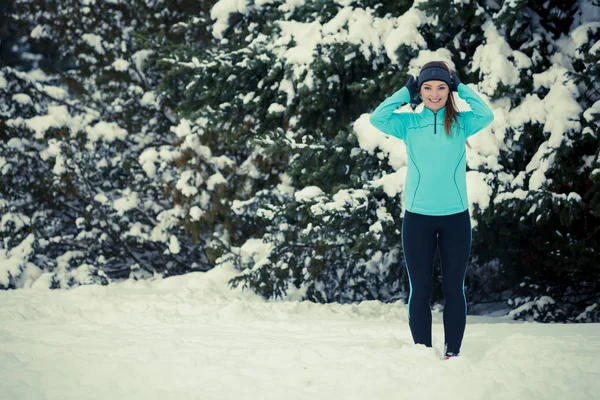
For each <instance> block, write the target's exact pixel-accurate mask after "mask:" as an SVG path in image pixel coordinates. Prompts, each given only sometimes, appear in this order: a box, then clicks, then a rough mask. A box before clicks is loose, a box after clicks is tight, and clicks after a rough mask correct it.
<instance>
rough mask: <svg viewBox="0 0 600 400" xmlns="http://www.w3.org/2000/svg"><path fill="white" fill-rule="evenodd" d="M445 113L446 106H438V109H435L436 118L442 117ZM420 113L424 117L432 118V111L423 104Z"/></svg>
mask: <svg viewBox="0 0 600 400" xmlns="http://www.w3.org/2000/svg"><path fill="white" fill-rule="evenodd" d="M445 113H446V106H444V107H442V108H440V109H439V110H437V116H438V118H444V114H445ZM421 114H423V115H424V116H426V117H431V118H433V115H434V112H433V111H431V110H430V109H429V108H427V107H425V106H423V111H421Z"/></svg>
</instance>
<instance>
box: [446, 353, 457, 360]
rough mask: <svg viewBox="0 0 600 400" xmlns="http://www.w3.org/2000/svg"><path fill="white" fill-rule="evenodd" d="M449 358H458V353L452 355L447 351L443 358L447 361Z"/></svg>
mask: <svg viewBox="0 0 600 400" xmlns="http://www.w3.org/2000/svg"><path fill="white" fill-rule="evenodd" d="M451 357H458V353H453V352H451V351H447V352H446V354H445V355H444V358H445V359H446V360H447V359H449V358H451Z"/></svg>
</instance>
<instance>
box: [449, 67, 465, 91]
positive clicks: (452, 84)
mask: <svg viewBox="0 0 600 400" xmlns="http://www.w3.org/2000/svg"><path fill="white" fill-rule="evenodd" d="M461 83H462V82H461V81H460V79H458V75H456V72H455V73H453V74H452V77H451V78H450V91H451V92H456V91H458V85H460V84H461Z"/></svg>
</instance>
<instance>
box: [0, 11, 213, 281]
mask: <svg viewBox="0 0 600 400" xmlns="http://www.w3.org/2000/svg"><path fill="white" fill-rule="evenodd" d="M198 7H199V5H196V8H194V9H189V10H184V9H182V8H180V7H179V6H177V5H176V2H172V3H169V2H151V1H148V2H142V1H140V2H136V3H135V4H134V3H112V2H110V3H99V4H93V5H87V6H81V4H80V2H78V1H74V0H73V1H63V2H58V3H57V2H50V3H48V2H43V1H33V2H16V3H15V5H14V15H15V19H16V20H18V21H19V23H21V24H23V26H24V27H26V28H27V29H28V31H27V36H29V37H30V38H31V48H35V49H40V48H43V49H46V50H45V51H44V54H49V55H60V57H58V56H57V57H56V58H55V59H50V60H48V61H47V62H44V63H42V62H39V63H37V64H35V65H32V69H31V70H30V71H28V72H27V73H25V72H20V71H17V70H15V69H13V68H11V67H8V66H7V67H4V68H3V69H2V71H1V76H2V81H3V82H7V83H5V84H3V85H0V93H1V95H2V96H3V100H4V104H5V106H4V108H3V109H2V118H3V119H5V120H6V128H5V131H4V134H3V135H4V138H3V139H4V140H3V141H2V142H1V143H0V160H1V164H2V167H3V170H2V172H3V184H2V185H0V191H1V193H2V196H1V197H2V198H3V202H2V204H0V209H1V214H2V215H3V222H2V228H1V229H0V232H1V233H0V235H1V238H2V243H3V244H2V246H3V250H2V254H1V255H0V257H2V258H4V259H5V260H12V261H11V262H5V263H4V265H5V266H8V267H5V268H8V269H7V270H6V269H5V270H3V271H2V272H3V276H2V279H1V280H0V287H3V288H14V287H18V286H19V285H21V284H23V280H24V279H25V275H28V274H31V273H34V274H40V273H42V272H43V273H45V275H44V278H43V279H40V282H42V283H41V284H42V285H48V286H50V287H68V286H71V285H74V284H85V283H103V284H104V283H107V282H108V281H109V280H110V279H116V278H123V277H125V278H127V277H134V278H136V277H144V276H153V275H154V274H156V273H159V274H162V275H169V274H172V273H181V271H185V270H190V268H192V269H194V268H196V269H198V268H206V267H205V266H204V267H201V265H202V264H201V261H202V254H203V252H202V249H201V248H200V247H199V246H197V245H194V244H192V241H191V239H190V238H189V236H188V235H187V234H185V232H183V230H181V229H180V226H179V225H178V223H177V222H178V220H177V218H176V216H177V215H178V214H179V213H180V212H181V211H180V209H181V208H180V206H179V205H177V204H176V203H175V204H174V202H173V200H172V198H171V195H170V193H169V192H168V188H165V185H164V183H163V182H160V181H157V180H155V179H154V177H153V176H149V175H148V174H147V173H146V172H145V171H146V170H148V169H150V167H149V166H148V165H147V164H144V165H143V163H142V162H140V159H139V158H140V156H141V155H142V154H143V152H144V150H145V149H146V148H147V147H149V146H153V145H156V144H157V143H164V142H165V141H166V140H168V139H173V138H172V137H170V138H168V139H167V135H165V134H164V133H165V132H169V130H170V127H171V125H172V121H175V119H174V118H173V117H172V116H171V115H170V114H169V109H168V108H166V107H162V106H161V99H160V98H158V97H157V95H156V94H155V93H154V89H155V86H156V78H157V75H155V73H154V72H153V71H152V68H151V66H152V63H153V58H152V54H153V53H154V52H155V49H154V48H152V47H151V46H148V42H145V41H142V40H139V39H137V38H136V35H135V34H134V33H133V31H134V29H135V30H137V31H138V32H143V31H144V30H147V31H148V32H153V33H154V34H156V33H157V32H158V35H157V36H158V37H159V38H160V37H162V36H168V35H169V34H170V32H168V31H167V29H169V28H171V26H172V25H175V23H176V22H178V21H180V20H182V19H183V18H184V16H185V15H186V12H193V13H196V12H197V11H198ZM38 59H39V57H38ZM198 261H200V262H199V263H196V262H198ZM33 266H35V268H37V270H35V268H34V267H33ZM32 269H33V270H34V271H33V272H32Z"/></svg>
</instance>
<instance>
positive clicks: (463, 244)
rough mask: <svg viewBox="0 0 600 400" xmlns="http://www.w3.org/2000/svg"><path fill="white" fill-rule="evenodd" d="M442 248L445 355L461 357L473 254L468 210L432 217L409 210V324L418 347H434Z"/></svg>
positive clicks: (405, 232)
mask: <svg viewBox="0 0 600 400" xmlns="http://www.w3.org/2000/svg"><path fill="white" fill-rule="evenodd" d="M438 246H439V250H440V259H441V265H442V288H443V292H444V300H445V302H444V337H445V344H446V352H453V353H455V354H458V353H459V351H460V345H461V343H462V339H463V335H464V332H465V326H466V323H467V301H466V298H465V286H464V282H465V273H466V271H467V263H468V261H469V254H470V253H471V218H470V216H469V210H465V211H463V212H461V213H458V214H452V215H442V216H431V215H422V214H415V213H411V212H409V211H406V213H405V216H404V221H403V223H402V247H403V249H404V261H405V262H406V267H407V270H408V274H409V281H410V296H409V298H408V322H409V325H410V331H411V333H412V337H413V340H414V342H415V344H424V345H426V346H427V347H431V307H430V304H429V298H430V296H431V284H432V275H433V261H434V258H435V251H436V249H437V248H438Z"/></svg>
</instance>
